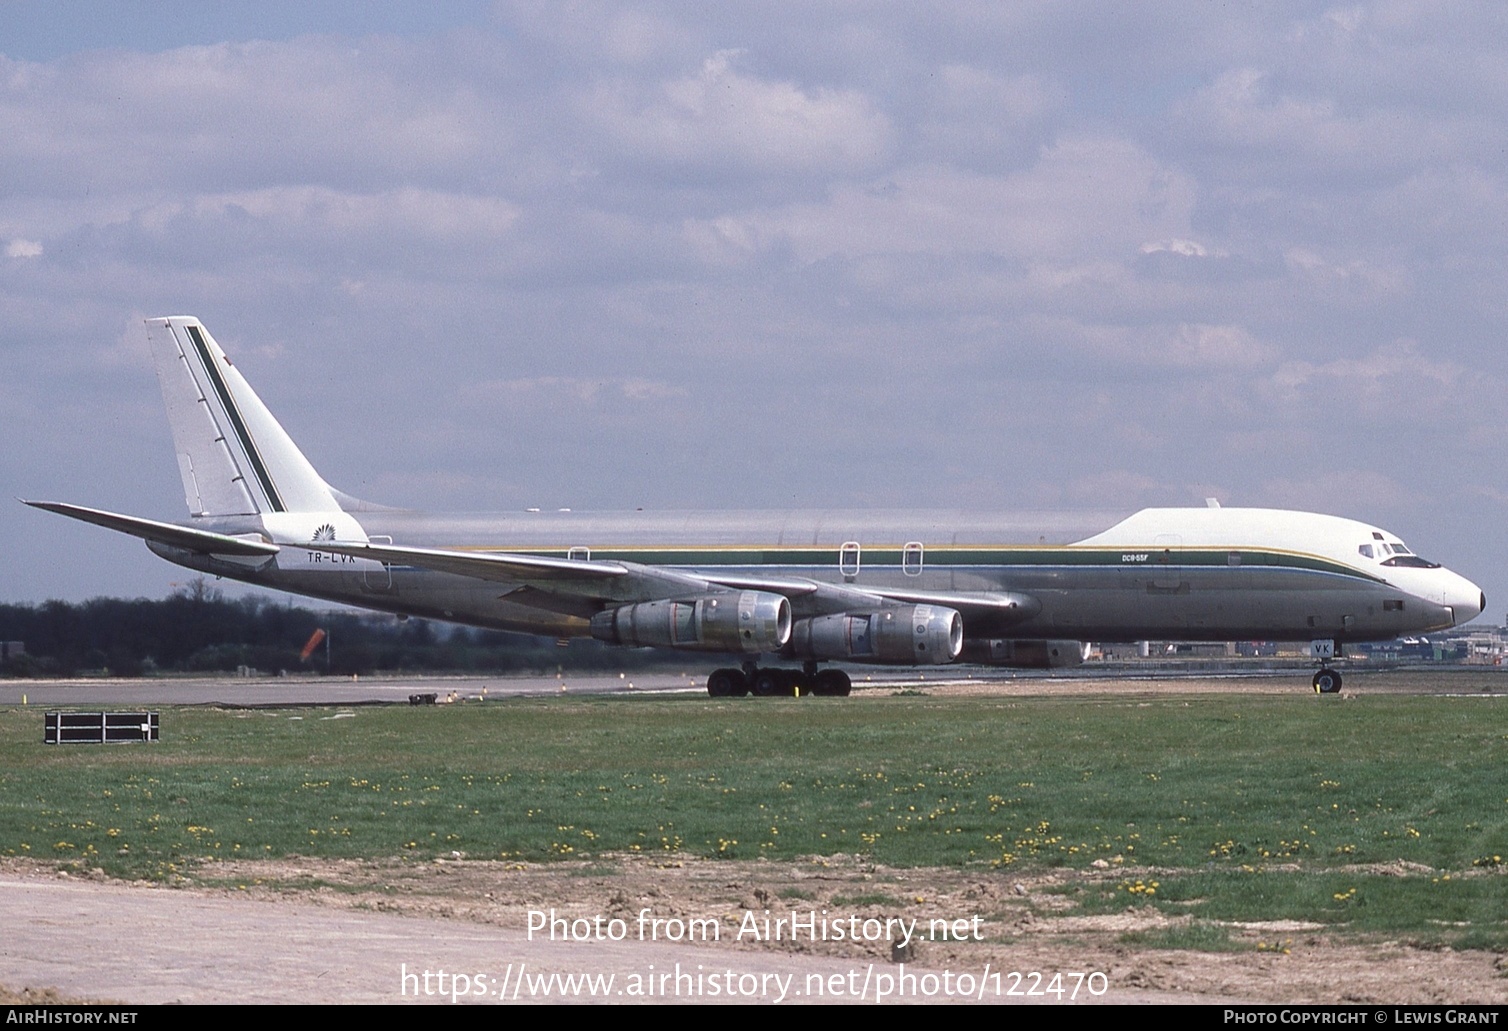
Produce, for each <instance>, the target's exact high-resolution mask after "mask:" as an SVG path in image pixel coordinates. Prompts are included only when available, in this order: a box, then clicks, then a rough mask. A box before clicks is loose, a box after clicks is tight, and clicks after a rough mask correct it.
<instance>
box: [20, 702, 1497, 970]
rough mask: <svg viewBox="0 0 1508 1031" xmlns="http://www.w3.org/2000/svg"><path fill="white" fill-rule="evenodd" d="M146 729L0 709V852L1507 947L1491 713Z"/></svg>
mask: <svg viewBox="0 0 1508 1031" xmlns="http://www.w3.org/2000/svg"><path fill="white" fill-rule="evenodd" d="M162 734H163V741H162V742H161V743H159V744H157V745H152V746H145V745H133V746H109V747H106V746H61V747H59V746H46V745H43V744H41V739H42V712H41V711H40V710H37V709H10V710H6V711H4V712H0V854H5V855H17V856H30V857H34V858H38V859H46V860H66V861H72V862H83V863H86V864H88V865H91V866H99V867H102V868H103V869H104V870H105V871H106V872H108V873H110V874H112V875H116V876H122V877H132V878H149V879H163V878H169V877H173V876H175V875H181V874H188V875H190V876H192V875H194V871H195V870H196V869H197V868H198V866H199V861H200V860H202V859H204V858H233V857H234V858H258V857H286V856H291V855H302V856H321V857H388V856H411V857H413V858H415V859H426V860H427V859H429V858H431V857H433V856H436V855H449V854H450V853H451V852H461V853H463V854H464V855H465V856H466V857H468V858H507V859H520V860H530V861H545V860H549V859H552V858H559V857H576V858H580V857H585V856H594V855H601V854H608V853H632V852H640V853H644V852H648V853H680V852H684V853H693V854H696V855H701V856H708V857H719V856H722V857H736V858H743V859H748V858H752V857H768V858H770V859H774V860H784V859H792V858H795V857H798V856H812V855H829V854H833V853H848V854H859V855H863V856H867V857H871V858H873V860H874V861H876V862H879V863H884V864H888V865H896V866H961V867H970V868H977V869H978V870H980V871H981V872H992V873H994V872H1002V871H1003V872H1005V873H1007V874H1008V873H1009V872H1012V871H1014V870H1025V869H1033V868H1039V867H1042V866H1055V867H1069V868H1082V869H1091V868H1093V869H1095V870H1096V871H1097V876H1095V877H1086V878H1083V879H1081V880H1076V881H1074V882H1072V883H1071V884H1070V886H1068V887H1065V888H1064V889H1062V890H1063V892H1064V893H1065V894H1066V896H1067V899H1066V901H1067V902H1068V903H1070V904H1071V908H1072V910H1073V911H1077V912H1088V913H1094V912H1104V911H1110V910H1114V909H1117V908H1124V907H1125V906H1127V905H1128V904H1135V905H1152V906H1156V907H1157V908H1159V909H1164V910H1166V911H1167V912H1169V913H1179V914H1191V915H1192V916H1193V917H1194V918H1195V922H1194V923H1193V924H1192V925H1190V926H1188V927H1187V928H1185V929H1184V930H1181V931H1180V932H1178V934H1179V936H1180V937H1179V938H1178V939H1177V940H1168V941H1161V942H1158V943H1156V944H1164V945H1175V946H1182V947H1191V948H1220V947H1221V946H1222V942H1223V941H1224V936H1223V933H1222V932H1220V931H1219V930H1218V926H1219V923H1220V922H1227V921H1254V920H1275V919H1292V920H1304V921H1313V922H1316V923H1321V924H1328V925H1332V926H1333V927H1335V928H1337V929H1342V928H1343V929H1345V930H1346V932H1347V933H1353V932H1354V933H1360V934H1374V933H1375V934H1377V935H1386V936H1389V937H1397V938H1403V939H1407V940H1411V941H1421V942H1440V943H1446V944H1453V945H1457V946H1462V947H1489V948H1504V947H1508V868H1505V867H1504V865H1503V860H1504V857H1508V773H1505V760H1508V701H1505V700H1504V699H1502V698H1497V697H1491V698H1440V697H1387V698H1382V697H1375V698H1368V697H1363V698H1357V699H1348V700H1341V699H1332V698H1317V697H1314V696H1308V695H1297V694H1296V695H1294V696H1292V697H1275V696H1266V697H1249V696H1247V697H1241V696H1234V695H1232V696H1202V697H1179V698H1163V699H1147V698H1123V699H1100V700H1092V701H1086V700H1083V699H1075V700H1072V701H1068V700H1062V699H1052V698H1040V699H1024V700H1023V699H989V698H944V697H915V696H906V697H898V696H896V697H865V698H853V699H847V700H823V699H804V700H794V699H793V700H781V701H772V700H764V701H757V702H755V701H751V700H746V699H738V700H726V701H714V700H709V699H696V698H675V699H664V698H623V697H615V698H597V699H593V698H588V699H569V698H549V699H510V700H506V701H489V702H485V703H467V704H462V705H455V706H449V707H436V708H417V709H410V708H407V707H388V708H361V709H355V710H345V711H337V710H330V709H303V710H277V711H271V710H258V711H221V710H214V709H199V708H183V709H170V710H166V711H164V712H163V716H162ZM1096 861H1102V862H1101V863H1098V864H1097V863H1096Z"/></svg>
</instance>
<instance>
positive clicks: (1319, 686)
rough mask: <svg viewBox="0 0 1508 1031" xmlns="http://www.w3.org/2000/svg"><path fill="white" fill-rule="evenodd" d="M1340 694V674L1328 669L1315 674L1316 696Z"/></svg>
mask: <svg viewBox="0 0 1508 1031" xmlns="http://www.w3.org/2000/svg"><path fill="white" fill-rule="evenodd" d="M1339 692H1340V674H1339V673H1337V672H1335V670H1333V669H1329V668H1328V667H1327V668H1325V669H1322V670H1320V671H1319V672H1318V673H1316V674H1314V693H1315V694H1338V693H1339Z"/></svg>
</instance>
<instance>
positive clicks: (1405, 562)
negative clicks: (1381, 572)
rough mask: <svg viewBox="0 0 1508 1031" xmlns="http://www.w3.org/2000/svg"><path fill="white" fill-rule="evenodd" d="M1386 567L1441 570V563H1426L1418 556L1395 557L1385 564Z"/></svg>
mask: <svg viewBox="0 0 1508 1031" xmlns="http://www.w3.org/2000/svg"><path fill="white" fill-rule="evenodd" d="M1383 565H1385V566H1396V567H1401V568H1404V569H1439V568H1440V563H1438V562H1426V561H1425V560H1424V559H1422V558H1420V557H1419V556H1418V555H1394V556H1393V557H1392V558H1390V559H1388V560H1387V561H1386V562H1384V563H1383Z"/></svg>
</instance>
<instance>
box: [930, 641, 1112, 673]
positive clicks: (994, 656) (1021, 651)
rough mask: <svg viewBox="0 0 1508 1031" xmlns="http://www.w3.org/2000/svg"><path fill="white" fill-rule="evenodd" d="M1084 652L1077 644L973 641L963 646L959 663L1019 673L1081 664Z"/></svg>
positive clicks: (1072, 642) (1079, 644)
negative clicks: (995, 667) (1010, 667)
mask: <svg viewBox="0 0 1508 1031" xmlns="http://www.w3.org/2000/svg"><path fill="white" fill-rule="evenodd" d="M1084 650H1085V649H1084V645H1083V644H1082V643H1080V642H1078V641H1002V640H972V641H968V642H966V643H965V644H964V646H963V654H962V655H960V656H959V657H958V661H959V662H970V663H974V664H976V665H979V666H1014V667H1015V668H1016V669H1061V668H1063V667H1065V666H1078V665H1080V664H1082V663H1083V661H1084Z"/></svg>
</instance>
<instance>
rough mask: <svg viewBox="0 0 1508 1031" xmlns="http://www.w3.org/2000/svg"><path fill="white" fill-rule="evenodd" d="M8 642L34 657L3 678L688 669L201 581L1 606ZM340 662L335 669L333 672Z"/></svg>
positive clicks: (10, 664) (655, 658) (661, 655)
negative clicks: (318, 635)
mask: <svg viewBox="0 0 1508 1031" xmlns="http://www.w3.org/2000/svg"><path fill="white" fill-rule="evenodd" d="M316 629H323V630H324V631H325V632H326V633H327V634H328V635H329V642H330V645H329V649H328V651H327V650H326V648H325V646H324V645H323V644H321V645H320V646H319V647H318V648H317V649H316V650H315V652H314V654H313V655H311V656H310V658H309V659H308V661H306V662H304V661H300V658H299V652H300V651H301V650H302V649H303V647H304V644H305V642H307V641H308V640H309V638H310V637H311V635H313V633H314V631H315V630H316ZM0 641H20V642H22V644H23V645H24V646H25V653H24V654H22V655H20V656H17V657H14V658H9V659H6V660H5V661H4V662H0V676H6V677H69V676H79V675H84V674H90V673H103V672H107V671H108V673H109V674H110V675H112V676H124V677H139V676H151V675H153V674H157V673H213V672H233V671H235V670H236V669H238V668H239V667H242V666H248V667H251V668H253V669H257V670H260V671H261V672H263V673H277V672H279V671H282V670H287V671H289V672H320V673H323V672H330V673H337V674H345V675H349V674H352V673H371V672H379V671H393V672H399V671H413V672H436V673H439V672H477V673H507V672H554V671H555V670H556V669H557V668H565V669H571V670H578V671H579V670H603V671H620V670H630V669H644V668H649V667H656V666H663V665H665V664H666V663H671V664H675V665H681V664H684V662H685V658H684V657H683V656H679V655H677V654H676V653H674V652H665V651H654V650H651V649H636V650H627V649H623V648H610V647H608V646H606V645H603V644H601V643H600V642H598V641H591V640H572V641H571V642H570V643H569V644H568V645H566V646H564V647H561V646H559V645H557V644H556V642H554V641H553V640H548V639H542V638H538V637H531V636H528V635H523V634H509V633H503V632H501V631H495V630H478V629H472V628H467V627H457V626H452V625H450V624H446V623H434V622H431V621H429V620H424V619H409V620H405V621H400V620H398V619H397V618H396V617H393V616H386V615H374V614H371V613H363V612H354V611H353V612H345V611H328V612H319V611H315V610H313V609H308V608H302V607H292V606H290V605H287V604H283V603H279V602H277V601H275V600H272V599H269V598H264V597H256V596H253V597H246V598H238V599H234V600H230V599H226V598H225V597H223V596H222V595H221V594H220V592H219V591H218V590H216V589H215V588H214V587H213V586H212V585H211V584H209V583H208V582H207V581H203V580H195V581H192V582H191V583H190V584H188V585H187V586H186V587H185V588H183V589H181V590H179V591H178V592H176V593H174V594H173V595H171V596H170V597H167V598H163V599H160V600H156V601H153V600H150V599H146V598H138V599H136V600H134V601H132V600H126V599H122V598H95V599H92V600H90V601H86V602H82V603H79V604H71V603H69V602H62V601H48V602H43V603H42V604H40V605H0ZM327 662H328V665H327Z"/></svg>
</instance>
